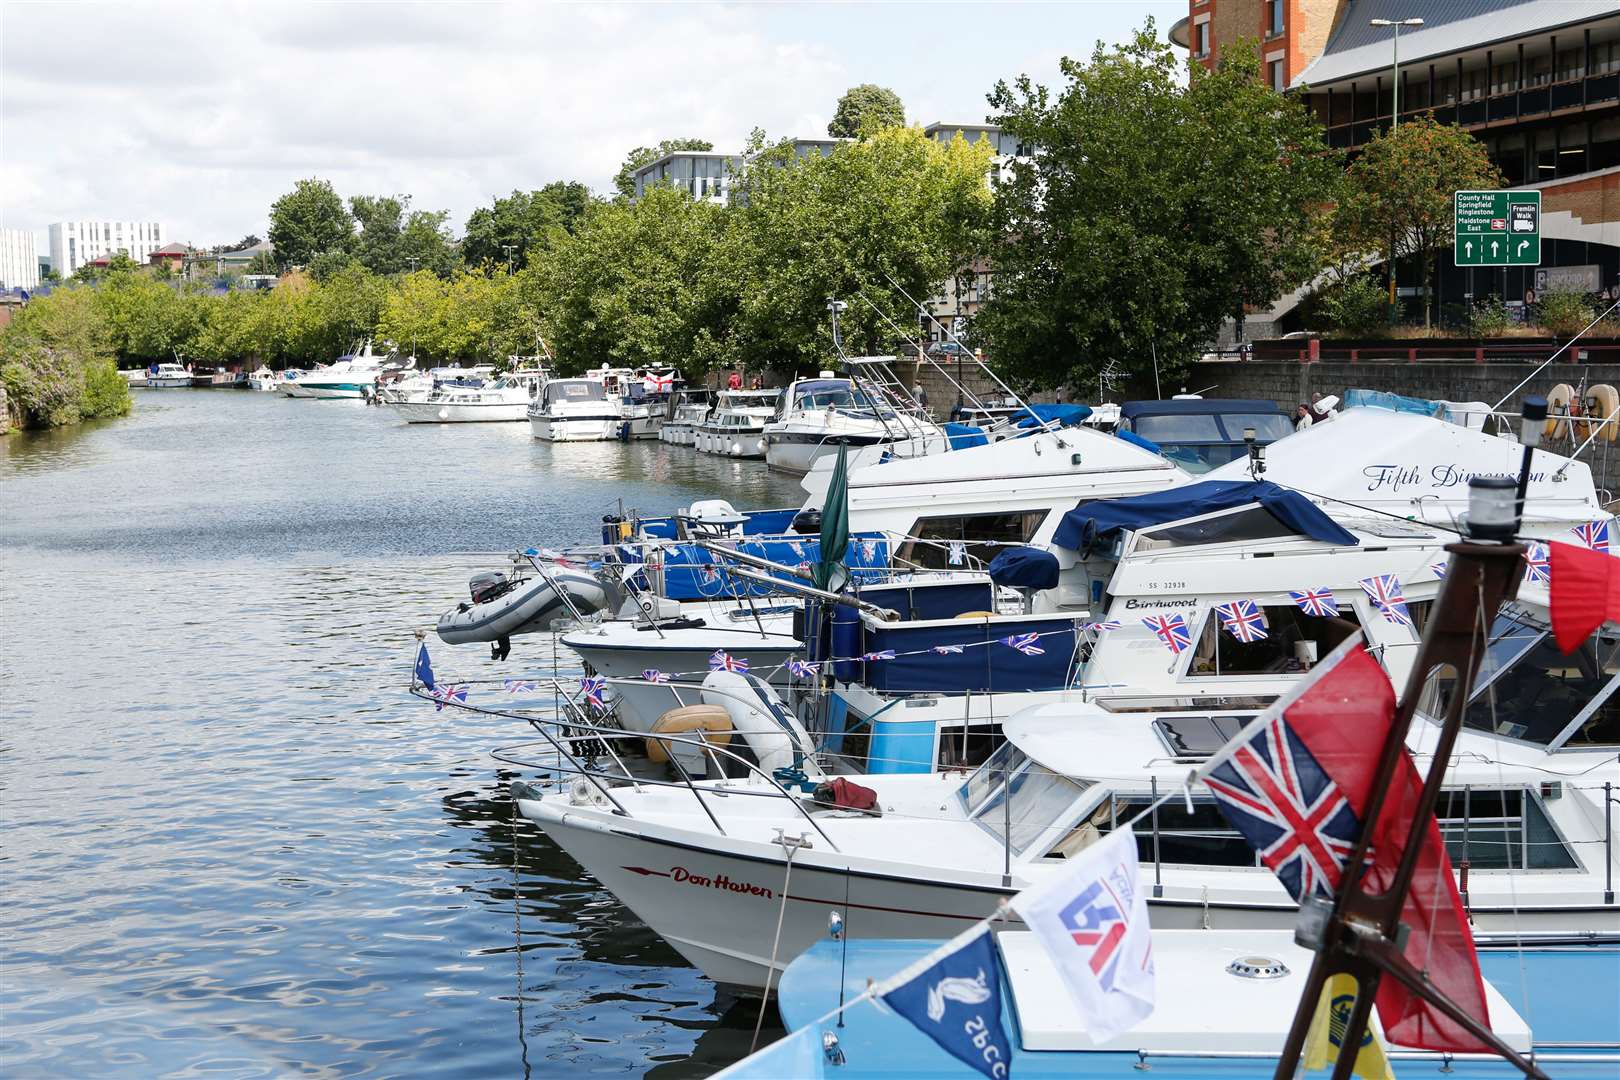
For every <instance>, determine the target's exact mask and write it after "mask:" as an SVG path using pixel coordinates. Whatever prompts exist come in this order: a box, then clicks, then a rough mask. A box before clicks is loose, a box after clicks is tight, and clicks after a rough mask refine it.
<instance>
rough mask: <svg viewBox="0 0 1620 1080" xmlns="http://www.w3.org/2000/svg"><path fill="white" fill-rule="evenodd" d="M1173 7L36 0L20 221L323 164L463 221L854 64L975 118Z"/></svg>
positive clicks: (329, 171) (254, 209)
mask: <svg viewBox="0 0 1620 1080" xmlns="http://www.w3.org/2000/svg"><path fill="white" fill-rule="evenodd" d="M1149 8H1152V9H1155V10H1156V11H1160V12H1162V11H1164V10H1172V11H1173V10H1175V9H1177V8H1180V9H1181V10H1183V11H1184V10H1185V8H1184V6H1182V5H1176V4H1169V3H1156V4H1150V5H1143V4H1088V5H1079V6H1067V7H1064V6H1055V5H1054V6H1028V7H1013V6H1005V5H1002V6H993V7H992V6H979V5H965V4H964V5H888V6H861V5H763V4H761V5H753V4H731V5H721V4H701V3H686V4H611V5H572V4H570V5H561V4H558V5H541V4H530V3H493V2H490V3H483V2H457V3H408V4H407V3H400V4H392V3H347V4H344V3H326V4H287V3H273V4H264V3H206V2H197V3H169V4H142V5H123V4H117V5H107V4H43V3H41V4H19V3H8V4H7V5H6V7H5V10H4V31H5V32H4V35H3V40H0V73H3V75H0V78H3V81H0V183H3V190H0V198H3V200H4V201H3V203H0V219H3V221H4V223H5V224H6V225H8V226H13V227H32V228H35V229H43V227H44V225H46V224H47V223H49V222H51V221H56V220H61V219H64V218H77V217H92V216H94V217H107V218H114V217H117V218H129V217H133V218H156V219H159V220H162V221H165V222H167V223H168V224H169V226H170V230H171V235H173V236H174V237H175V238H177V239H181V240H189V241H191V242H194V243H198V244H207V243H216V242H220V241H229V240H234V239H236V238H237V237H238V236H240V235H242V234H243V233H246V232H259V233H261V234H262V232H263V231H264V229H265V226H266V214H267V212H268V208H269V205H270V203H271V201H273V200H274V199H275V198H276V197H277V196H278V195H280V194H281V193H282V192H284V191H286V190H287V189H288V188H290V187H291V186H292V183H293V182H294V181H295V180H297V179H298V178H300V177H304V176H322V177H325V178H327V179H330V180H331V181H332V182H333V184H334V185H335V186H336V187H337V189H338V190H339V191H340V192H341V193H343V194H346V195H348V194H358V193H378V194H381V193H394V192H405V193H409V194H411V195H413V196H414V198H415V205H416V206H418V207H421V208H428V209H439V208H444V209H448V210H449V211H450V212H451V220H452V221H453V222H454V223H456V224H457V225H459V224H460V223H461V222H463V221H465V219H466V216H467V214H468V213H469V212H471V210H472V209H474V208H475V207H476V206H479V205H481V204H485V203H487V202H488V200H489V199H490V198H491V196H493V195H496V194H504V193H506V192H508V191H511V190H512V189H514V188H532V187H538V186H540V185H541V184H544V183H547V182H548V181H551V180H558V179H570V180H572V179H578V180H583V181H585V182H586V183H588V184H590V185H591V186H592V187H594V188H596V189H597V190H598V191H605V190H607V189H608V187H609V184H610V180H611V177H612V175H613V173H614V172H615V171H616V170H617V168H618V165H619V162H620V161H621V160H622V159H623V157H624V154H625V152H626V151H627V150H628V149H629V148H630V147H632V146H637V145H645V144H650V143H654V142H656V141H657V140H659V139H661V138H667V137H671V136H699V137H703V138H708V139H711V140H713V141H714V142H715V143H716V144H717V145H718V146H720V147H721V148H729V147H738V146H741V145H742V143H743V141H744V140H745V139H746V138H747V136H748V132H749V131H750V130H751V129H752V128H754V127H755V126H759V127H763V128H765V129H766V130H767V131H768V132H770V133H772V134H777V135H807V136H808V135H817V134H820V133H821V132H822V131H824V130H825V126H826V120H827V117H828V116H829V115H830V114H831V111H832V107H833V104H834V102H835V101H836V99H837V97H838V95H839V94H840V93H841V92H842V91H843V90H844V88H846V87H847V86H849V85H851V84H853V83H857V82H866V81H871V82H878V83H881V84H884V85H888V86H892V87H893V88H894V89H895V90H896V91H898V92H899V93H900V94H901V96H902V98H904V99H905V100H906V101H907V103H908V106H910V112H911V119H913V120H920V121H923V122H927V121H932V120H936V119H955V120H976V119H979V118H981V117H982V116H983V115H984V112H985V105H984V94H985V92H986V91H987V90H988V89H989V87H990V85H991V84H992V83H993V82H994V81H995V79H996V78H999V77H1011V76H1013V75H1015V74H1017V73H1018V72H1019V71H1021V70H1026V69H1030V66H1031V65H1030V57H1031V55H1032V54H1036V55H1037V56H1045V54H1044V53H1042V52H1041V50H1043V49H1048V48H1049V49H1050V50H1051V53H1050V57H1048V58H1047V59H1046V64H1047V65H1051V64H1053V63H1054V62H1055V56H1056V55H1057V54H1058V53H1060V52H1068V53H1070V54H1084V53H1086V52H1089V49H1090V45H1091V41H1092V40H1093V39H1094V38H1095V37H1098V36H1102V37H1105V38H1109V39H1110V40H1114V39H1118V38H1119V37H1121V36H1123V31H1124V30H1125V29H1128V28H1129V27H1130V26H1132V25H1136V24H1139V23H1140V22H1141V20H1142V17H1143V15H1144V14H1145V12H1146V11H1147V10H1148V9H1149Z"/></svg>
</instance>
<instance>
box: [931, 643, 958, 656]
mask: <svg viewBox="0 0 1620 1080" xmlns="http://www.w3.org/2000/svg"><path fill="white" fill-rule="evenodd" d="M934 651H935V652H937V653H939V655H941V656H950V655H951V654H953V653H960V652H961V651H962V646H961V645H935V646H934Z"/></svg>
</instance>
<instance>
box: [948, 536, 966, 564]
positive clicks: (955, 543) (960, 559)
mask: <svg viewBox="0 0 1620 1080" xmlns="http://www.w3.org/2000/svg"><path fill="white" fill-rule="evenodd" d="M947 559H948V561H949V562H950V564H951V565H952V566H961V565H962V564H963V563H965V562H967V545H966V544H964V543H963V542H962V541H960V540H952V541H951V546H950V554H949V556H947Z"/></svg>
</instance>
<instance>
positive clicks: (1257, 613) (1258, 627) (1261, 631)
mask: <svg viewBox="0 0 1620 1080" xmlns="http://www.w3.org/2000/svg"><path fill="white" fill-rule="evenodd" d="M1215 614H1216V615H1218V616H1219V617H1220V620H1221V626H1222V627H1224V628H1225V629H1226V632H1227V633H1228V634H1231V635H1232V636H1233V637H1235V638H1237V639H1238V640H1239V641H1242V642H1250V641H1259V640H1260V639H1261V638H1263V637H1265V636H1266V630H1267V626H1266V613H1265V612H1264V611H1261V610H1260V605H1258V604H1256V603H1255V602H1254V601H1253V600H1234V601H1232V602H1231V603H1230V604H1217V605H1215Z"/></svg>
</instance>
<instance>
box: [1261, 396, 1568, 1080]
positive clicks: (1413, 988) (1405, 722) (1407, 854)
mask: <svg viewBox="0 0 1620 1080" xmlns="http://www.w3.org/2000/svg"><path fill="white" fill-rule="evenodd" d="M1527 426H1528V425H1527ZM1532 451H1533V447H1531V446H1530V445H1526V446H1525V448H1524V462H1525V469H1528V467H1529V459H1530V454H1531V453H1532ZM1516 488H1517V485H1516V484H1514V482H1513V481H1512V480H1511V479H1509V478H1506V477H1498V476H1476V477H1474V478H1473V479H1472V480H1470V481H1469V484H1468V504H1469V512H1468V515H1467V516H1466V517H1465V518H1464V519H1463V535H1462V537H1461V538H1460V539H1459V540H1457V541H1455V542H1453V543H1450V544H1447V545H1446V550H1447V551H1448V552H1450V553H1451V565H1450V567H1449V568H1448V569H1447V571H1446V575H1445V577H1444V578H1443V579H1442V581H1441V585H1440V595H1439V597H1438V598H1437V599H1436V601H1435V606H1434V611H1433V612H1432V614H1431V615H1430V618H1429V623H1428V626H1427V627H1426V629H1425V632H1424V634H1423V640H1422V642H1421V643H1419V645H1418V652H1417V657H1416V658H1415V659H1414V660H1413V662H1412V673H1411V675H1410V676H1409V677H1408V678H1407V682H1406V692H1405V693H1404V694H1403V695H1401V700H1400V703H1399V704H1398V705H1397V706H1396V707H1395V715H1394V718H1393V722H1392V723H1391V724H1390V728H1389V731H1388V733H1387V734H1386V735H1385V737H1384V744H1383V748H1382V750H1381V751H1380V754H1379V759H1378V768H1377V771H1376V772H1375V773H1374V775H1373V782H1372V785H1371V787H1370V788H1369V789H1368V796H1367V807H1366V812H1365V813H1364V814H1363V815H1362V818H1363V823H1362V829H1361V835H1360V836H1359V837H1357V839H1356V842H1355V847H1354V848H1353V849H1352V850H1351V852H1350V855H1349V857H1348V858H1347V859H1346V860H1345V863H1344V873H1343V876H1342V877H1341V878H1340V879H1339V885H1338V888H1337V890H1336V891H1335V893H1334V896H1333V898H1332V899H1331V900H1329V899H1327V898H1325V897H1316V896H1310V897H1306V898H1305V899H1304V900H1303V901H1301V903H1300V913H1299V925H1298V926H1297V927H1296V928H1295V931H1294V939H1295V940H1296V941H1298V942H1299V943H1300V944H1301V945H1305V946H1307V947H1308V948H1311V949H1314V950H1315V951H1316V958H1315V959H1314V960H1313V961H1312V962H1311V971H1310V975H1309V976H1308V977H1307V979H1306V981H1305V989H1304V992H1303V993H1302V994H1301V995H1300V999H1299V1005H1298V1007H1297V1009H1296V1010H1295V1012H1294V1022H1293V1025H1292V1026H1291V1027H1290V1028H1289V1030H1288V1039H1287V1041H1286V1042H1285V1043H1284V1044H1283V1051H1282V1056H1281V1057H1280V1058H1278V1060H1277V1070H1276V1073H1275V1074H1274V1080H1292V1077H1293V1076H1294V1074H1295V1069H1296V1067H1297V1066H1298V1064H1299V1060H1300V1055H1301V1053H1302V1051H1303V1050H1304V1047H1305V1040H1306V1036H1307V1034H1308V1033H1309V1031H1310V1027H1311V1021H1312V1018H1313V1017H1314V1016H1315V1014H1316V1011H1317V1006H1318V1003H1319V1002H1320V1001H1321V998H1322V991H1323V989H1324V988H1325V987H1326V986H1327V985H1328V981H1329V980H1330V979H1332V978H1333V977H1334V976H1335V975H1348V976H1350V977H1351V978H1353V979H1355V981H1356V987H1357V989H1356V1002H1355V1005H1354V1006H1353V1007H1352V1008H1351V1011H1350V1016H1349V1019H1348V1021H1347V1023H1346V1026H1345V1030H1344V1033H1343V1037H1342V1039H1340V1040H1339V1041H1338V1045H1339V1057H1338V1061H1337V1063H1336V1064H1335V1066H1334V1069H1333V1078H1334V1080H1349V1078H1350V1076H1351V1074H1352V1073H1353V1071H1354V1069H1355V1062H1356V1057H1357V1054H1358V1053H1359V1052H1360V1049H1361V1043H1362V1039H1363V1036H1364V1035H1365V1034H1366V1032H1367V1022H1368V1020H1369V1019H1370V1017H1371V1015H1372V1007H1373V999H1374V997H1375V996H1377V994H1378V987H1379V983H1380V982H1381V981H1382V980H1383V979H1384V978H1385V977H1388V978H1392V979H1394V980H1396V981H1397V982H1399V983H1400V984H1401V985H1402V986H1404V987H1405V988H1406V990H1407V991H1408V992H1409V993H1411V994H1412V995H1414V996H1415V997H1418V998H1421V999H1422V1000H1424V1001H1426V1002H1428V1004H1429V1005H1431V1006H1433V1007H1434V1008H1435V1009H1436V1010H1437V1011H1439V1012H1440V1013H1443V1014H1444V1015H1445V1016H1446V1017H1447V1019H1449V1020H1451V1021H1452V1022H1453V1023H1455V1024H1456V1025H1457V1026H1458V1027H1460V1028H1462V1029H1463V1030H1465V1031H1467V1032H1468V1033H1469V1035H1471V1036H1472V1037H1473V1038H1475V1039H1476V1040H1478V1041H1479V1042H1480V1043H1481V1044H1483V1045H1485V1046H1487V1047H1489V1048H1490V1049H1491V1050H1492V1051H1494V1052H1495V1053H1497V1054H1499V1055H1500V1056H1502V1057H1503V1058H1506V1059H1507V1060H1508V1061H1510V1062H1511V1063H1512V1064H1513V1065H1514V1066H1515V1067H1516V1068H1518V1069H1519V1070H1520V1071H1521V1072H1523V1073H1524V1075H1525V1076H1529V1077H1535V1078H1538V1080H1545V1077H1546V1073H1544V1072H1542V1070H1541V1068H1540V1067H1539V1066H1538V1065H1536V1064H1535V1062H1534V1061H1531V1060H1527V1059H1526V1058H1524V1057H1523V1056H1521V1055H1520V1054H1519V1053H1518V1052H1517V1051H1516V1050H1514V1049H1513V1048H1512V1047H1510V1046H1509V1045H1508V1044H1507V1043H1506V1042H1504V1041H1503V1040H1502V1039H1501V1038H1499V1037H1498V1036H1497V1035H1496V1034H1495V1033H1494V1032H1492V1031H1491V1030H1490V1028H1488V1027H1486V1026H1485V1024H1484V1023H1482V1022H1481V1021H1480V1020H1479V1019H1478V1018H1476V1017H1475V1016H1474V1015H1473V1014H1471V1013H1470V1012H1468V1010H1467V1009H1465V1008H1463V1007H1462V1006H1461V1005H1458V1004H1457V1003H1456V1002H1454V1001H1452V1000H1451V998H1450V997H1448V996H1447V995H1446V994H1445V993H1444V992H1443V991H1442V990H1440V989H1439V988H1438V987H1436V986H1435V985H1434V984H1433V983H1432V982H1430V981H1429V977H1428V975H1427V973H1425V972H1423V971H1421V970H1419V969H1418V968H1417V967H1416V966H1415V965H1414V964H1413V963H1412V962H1411V961H1410V960H1408V959H1407V958H1406V954H1405V952H1404V951H1403V949H1402V947H1401V940H1402V937H1403V934H1402V927H1401V913H1402V909H1403V908H1404V907H1405V904H1406V898H1407V895H1408V893H1409V892H1410V891H1411V888H1412V878H1413V875H1414V873H1415V871H1416V870H1417V863H1418V856H1419V854H1420V853H1421V851H1422V850H1423V848H1424V846H1425V844H1426V842H1427V841H1428V839H1429V829H1430V823H1431V822H1432V821H1433V820H1434V808H1435V803H1436V802H1437V801H1438V799H1439V797H1440V785H1441V783H1442V782H1443V781H1444V779H1445V775H1446V765H1447V763H1448V762H1449V761H1450V759H1451V755H1452V750H1453V747H1454V746H1455V744H1456V741H1457V735H1458V733H1459V732H1460V731H1461V729H1462V720H1463V711H1464V708H1465V707H1466V705H1467V703H1468V694H1467V693H1465V692H1463V690H1464V688H1466V687H1469V686H1472V685H1474V676H1475V675H1476V674H1477V672H1478V670H1479V665H1480V660H1481V658H1482V657H1483V655H1484V652H1485V640H1486V628H1487V627H1488V626H1490V624H1491V623H1492V621H1493V620H1494V618H1495V614H1496V611H1497V609H1498V608H1499V607H1501V605H1502V602H1503V601H1504V600H1512V599H1513V598H1514V596H1515V595H1516V594H1517V592H1518V585H1519V577H1520V572H1521V571H1520V567H1521V565H1522V564H1521V561H1520V560H1521V559H1522V558H1523V557H1524V550H1525V549H1524V545H1523V544H1520V543H1518V542H1517V541H1516V540H1515V539H1514V537H1515V535H1516V534H1517V533H1518V529H1519V521H1520V514H1519V505H1518V504H1516V503H1515V501H1514V495H1515V489H1516ZM1447 665H1449V667H1450V669H1451V671H1452V672H1453V673H1454V674H1455V678H1456V680H1457V681H1456V686H1457V687H1458V688H1459V689H1458V692H1456V693H1454V694H1452V695H1451V700H1450V701H1448V702H1447V703H1446V707H1445V715H1444V717H1443V718H1441V720H1440V734H1439V738H1438V739H1437V740H1436V742H1435V746H1434V750H1433V752H1432V755H1431V757H1430V759H1429V771H1428V775H1427V776H1425V777H1424V778H1423V787H1422V790H1421V792H1420V793H1419V795H1418V798H1417V805H1416V807H1415V810H1414V812H1413V813H1412V815H1411V820H1410V823H1409V825H1408V826H1407V829H1406V837H1405V843H1404V844H1403V845H1401V855H1400V861H1399V863H1398V865H1397V866H1396V869H1395V873H1394V877H1393V880H1392V881H1390V882H1389V883H1388V884H1387V885H1384V884H1383V883H1379V885H1378V886H1369V884H1368V882H1367V880H1366V874H1365V869H1366V865H1367V862H1368V856H1369V854H1370V850H1369V849H1370V847H1371V842H1372V837H1373V836H1374V835H1375V833H1376V832H1377V829H1378V824H1379V817H1380V815H1381V814H1382V813H1383V812H1384V810H1385V803H1386V802H1387V801H1388V796H1389V793H1390V790H1391V789H1392V788H1396V789H1399V791H1401V792H1404V791H1406V785H1405V784H1404V783H1399V782H1397V778H1398V776H1399V775H1400V769H1401V765H1402V763H1403V762H1404V761H1407V760H1408V758H1407V756H1406V754H1407V751H1406V735H1407V732H1408V730H1409V729H1410V728H1411V726H1412V720H1413V717H1414V715H1415V714H1416V712H1417V704H1418V699H1419V698H1420V697H1421V696H1422V694H1423V691H1424V689H1425V688H1426V687H1427V685H1428V682H1429V676H1430V674H1431V673H1432V672H1434V671H1436V670H1437V669H1441V668H1444V667H1445V666H1447ZM1400 812H1401V811H1400V808H1399V807H1398V806H1397V807H1393V808H1391V813H1395V814H1398V813H1400ZM1380 886H1381V887H1382V889H1383V891H1382V892H1374V888H1375V887H1380Z"/></svg>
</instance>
